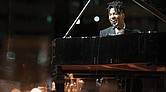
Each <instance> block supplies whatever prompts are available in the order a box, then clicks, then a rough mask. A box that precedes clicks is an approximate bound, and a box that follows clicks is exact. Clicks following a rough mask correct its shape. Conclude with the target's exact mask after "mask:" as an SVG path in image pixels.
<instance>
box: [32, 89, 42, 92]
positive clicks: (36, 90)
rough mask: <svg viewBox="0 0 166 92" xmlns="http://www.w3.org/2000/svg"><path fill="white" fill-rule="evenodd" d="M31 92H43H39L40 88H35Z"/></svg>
mask: <svg viewBox="0 0 166 92" xmlns="http://www.w3.org/2000/svg"><path fill="white" fill-rule="evenodd" d="M31 92H41V90H39V89H38V88H33V89H32V90H31Z"/></svg>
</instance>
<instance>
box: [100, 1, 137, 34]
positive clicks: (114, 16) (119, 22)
mask: <svg viewBox="0 0 166 92" xmlns="http://www.w3.org/2000/svg"><path fill="white" fill-rule="evenodd" d="M107 10H108V19H109V21H110V23H111V26H110V27H108V28H106V29H104V30H101V31H100V37H105V36H111V35H121V34H125V33H135V32H136V33H139V32H140V31H139V30H127V29H126V25H125V21H124V19H125V14H124V12H125V11H124V6H123V3H122V2H120V1H113V2H110V3H108V7H107Z"/></svg>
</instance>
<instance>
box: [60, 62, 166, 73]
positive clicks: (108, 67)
mask: <svg viewBox="0 0 166 92" xmlns="http://www.w3.org/2000/svg"><path fill="white" fill-rule="evenodd" d="M60 66H62V70H77V71H82V70H87V71H96V70H100V71H146V72H150V71H153V72H166V66H148V64H147V63H121V64H100V65H60Z"/></svg>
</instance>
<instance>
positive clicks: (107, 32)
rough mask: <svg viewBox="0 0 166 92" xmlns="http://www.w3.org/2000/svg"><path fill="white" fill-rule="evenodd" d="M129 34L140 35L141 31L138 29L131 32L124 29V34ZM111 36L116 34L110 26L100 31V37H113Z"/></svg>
mask: <svg viewBox="0 0 166 92" xmlns="http://www.w3.org/2000/svg"><path fill="white" fill-rule="evenodd" d="M131 33H141V31H140V30H138V29H133V30H130V29H125V34H131ZM113 35H116V34H115V30H114V28H113V27H112V26H110V27H108V28H106V29H103V30H101V31H100V37H106V36H113Z"/></svg>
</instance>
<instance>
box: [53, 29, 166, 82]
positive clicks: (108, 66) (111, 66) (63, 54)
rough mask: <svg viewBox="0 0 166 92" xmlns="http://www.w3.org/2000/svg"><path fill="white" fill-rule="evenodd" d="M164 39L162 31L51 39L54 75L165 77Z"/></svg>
mask: <svg viewBox="0 0 166 92" xmlns="http://www.w3.org/2000/svg"><path fill="white" fill-rule="evenodd" d="M165 42H166V33H165V32H161V33H135V34H124V35H116V36H110V37H97V36H96V37H71V38H70V37H69V38H57V39H55V40H54V41H53V44H54V46H53V62H52V65H53V68H54V69H53V70H54V76H57V78H58V80H61V79H62V80H63V78H64V76H67V73H73V75H74V77H75V78H85V77H86V76H89V77H90V76H91V78H94V77H95V78H101V77H103V76H107V77H109V76H115V75H116V76H118V77H120V78H121V77H122V78H123V77H124V76H131V75H133V76H134V77H140V76H141V77H142V76H143V77H148V78H153V77H158V78H163V79H164V78H165V71H166V58H165V57H166V54H165V52H166V44H165ZM55 71H56V72H55ZM96 71H97V74H96Z"/></svg>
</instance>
